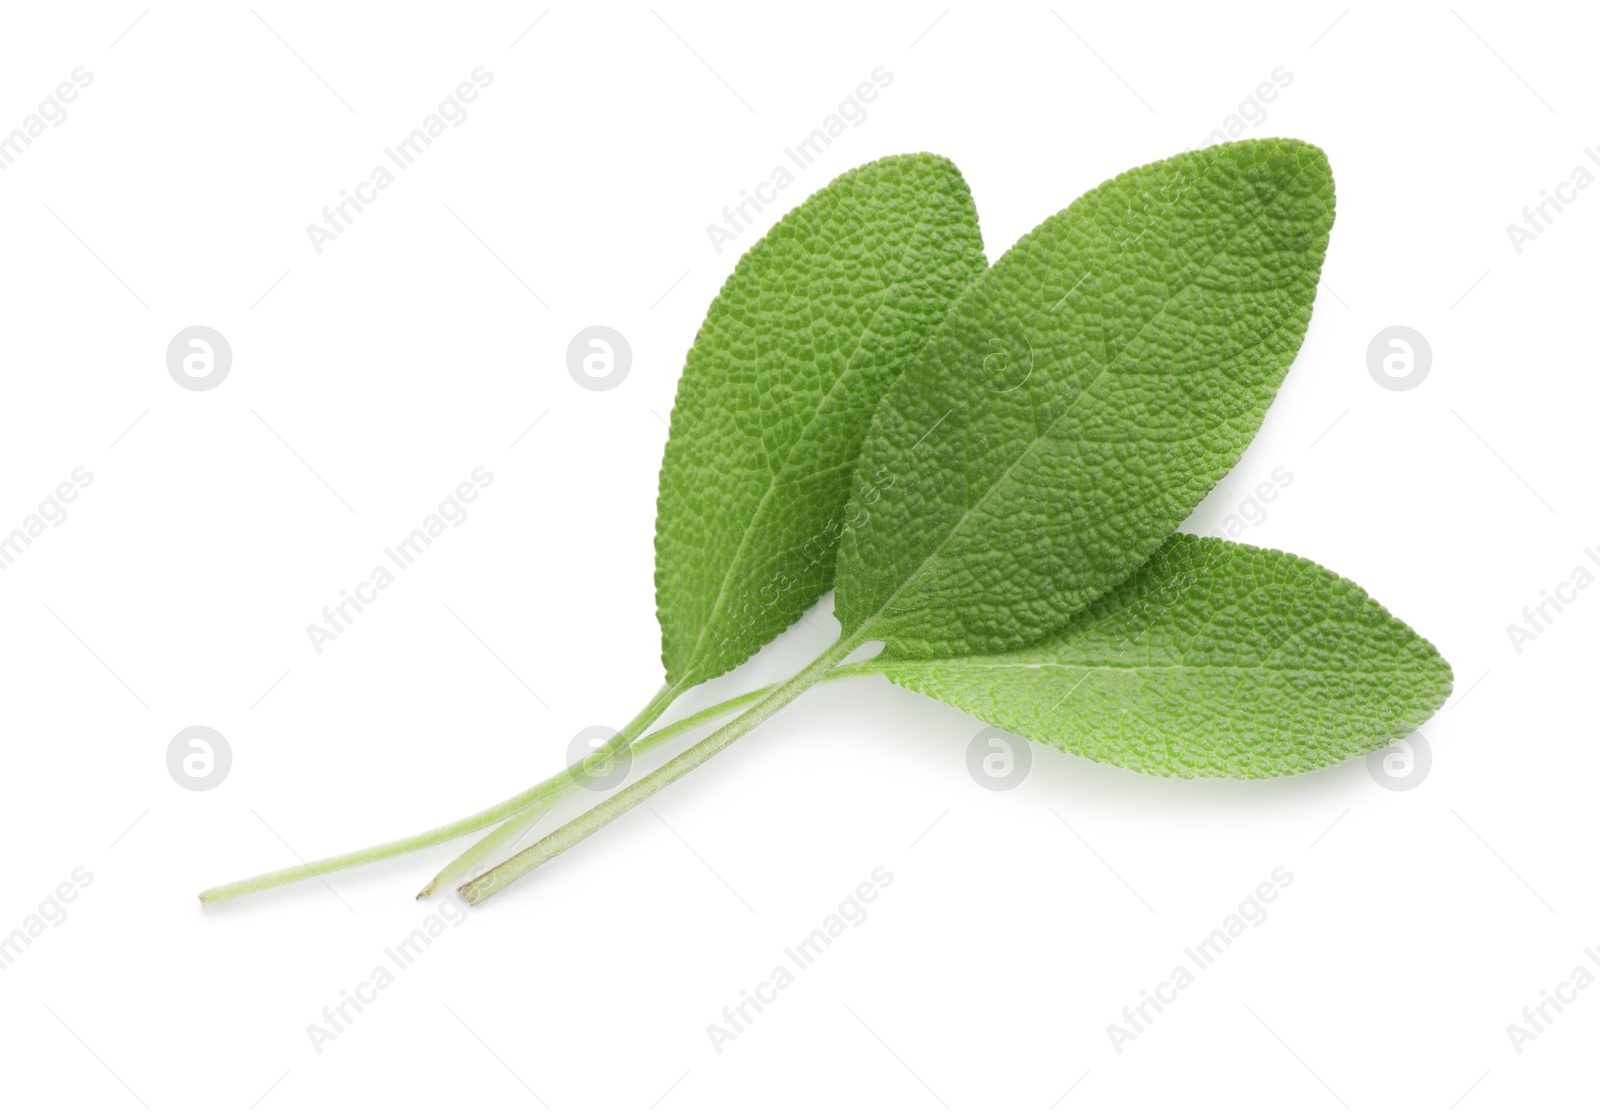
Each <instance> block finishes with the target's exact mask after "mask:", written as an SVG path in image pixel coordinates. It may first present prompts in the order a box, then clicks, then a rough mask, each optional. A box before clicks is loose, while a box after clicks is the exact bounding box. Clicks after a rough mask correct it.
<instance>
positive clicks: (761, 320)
mask: <svg viewBox="0 0 1600 1119" xmlns="http://www.w3.org/2000/svg"><path fill="white" fill-rule="evenodd" d="M984 266H985V260H984V256H983V242H982V238H981V236H980V235H979V232H978V218H977V211H976V210H975V209H974V207H973V204H972V196H971V193H970V192H969V191H968V189H967V184H966V182H965V181H964V180H963V179H962V177H961V173H960V172H959V171H957V170H956V167H955V165H954V164H952V163H951V162H950V161H949V160H947V159H944V158H942V157H940V156H935V155H926V154H923V155H905V156H896V157H892V158H887V159H880V160H878V161H876V162H874V163H870V164H867V165H866V166H864V167H859V168H857V169H855V170H853V171H849V172H847V173H845V174H843V175H841V176H839V178H837V179H835V180H834V181H833V182H831V183H829V184H828V185H827V186H826V187H824V188H823V189H822V190H820V191H818V192H817V193H816V194H814V195H812V196H811V197H810V198H809V199H807V200H806V202H805V203H803V204H802V205H801V206H799V207H798V208H797V209H795V210H794V211H792V212H791V213H789V214H788V215H787V216H786V217H784V218H783V220H782V221H780V222H779V223H778V224H777V225H776V226H775V227H773V229H772V230H771V231H770V232H769V233H768V234H767V235H766V236H765V237H764V238H762V239H761V241H760V242H758V243H757V244H756V245H755V246H753V247H752V248H751V249H750V251H749V252H747V253H746V254H745V255H744V257H743V258H742V259H741V260H740V261H739V263H738V265H737V266H736V267H735V268H734V271H733V275H732V276H730V277H729V279H728V281H727V283H726V284H725V285H724V286H723V289H722V292H721V294H720V295H718V296H717V298H716V300H715V301H714V302H713V303H712V304H711V309H710V311H709V312H708V313H707V315H706V319H705V323H704V325H703V326H702V327H701V328H700V332H699V334H698V335H697V336H696V338H695V342H694V346H693V348H692V349H691V350H690V351H689V357H688V361H687V363H686V365H685V367H684V371H683V377H682V379H681V380H680V382H679V385H678V395H677V400H676V403H675V404H674V406H673V410H672V422H671V432H670V435H669V438H668V441H667V448H666V453H665V456H664V459H663V463H662V467H661V489H660V497H659V500H658V504H657V517H656V608H657V613H658V615H659V617H660V621H661V634H662V660H663V662H664V663H665V665H666V670H667V681H668V684H669V686H673V685H678V686H688V685H691V684H695V683H699V682H700V681H703V680H708V679H711V678H712V677H715V676H718V675H721V674H722V673H724V672H726V671H728V670H729V669H732V668H734V667H735V666H737V665H738V664H740V663H742V662H743V661H744V660H746V659H747V658H749V657H750V656H751V655H752V654H753V653H755V652H756V651H757V650H758V649H760V648H761V647H762V646H763V645H765V644H766V643H767V642H768V641H770V640H771V639H772V638H773V637H774V636H776V635H777V634H778V633H780V632H781V631H782V630H784V629H785V628H786V627H788V626H789V625H791V624H793V623H794V622H795V621H796V620H797V619H798V618H799V617H800V615H801V614H802V613H804V611H805V610H806V609H807V608H808V607H809V606H811V604H812V603H814V602H816V600H817V599H818V598H819V597H820V596H821V595H822V594H823V592H825V591H827V590H828V589H829V588H830V587H832V585H833V578H834V566H835V562H836V557H837V549H838V538H839V534H840V533H841V531H842V530H843V527H844V512H845V502H846V499H847V497H848V495H849V492H850V486H851V477H852V473H853V471H854V468H855V462H856V457H857V454H858V453H859V451H860V447H861V440H862V437H863V436H864V435H865V433H866V430H867V425H868V424H869V423H870V422H871V419H872V414H873V411H874V410H875V409H876V407H877V405H878V401H879V400H880V399H881V397H882V395H883V393H884V391H885V390H886V389H887V388H888V386H889V384H890V383H891V382H892V381H893V379H894V378H895V377H896V376H898V375H899V373H900V372H901V370H902V369H903V367H904V366H905V364H906V363H907V362H908V361H909V360H910V359H911V358H912V357H913V356H914V355H915V354H916V353H918V352H919V351H920V350H921V349H922V348H923V346H924V345H925V344H926V342H927V340H928V337H929V336H930V335H931V334H932V332H933V330H934V328H935V327H936V326H937V325H938V323H939V322H940V321H942V320H943V318H944V317H945V315H946V314H947V313H948V311H949V309H950V305H951V303H952V302H953V301H954V300H955V298H956V296H957V295H958V294H959V293H960V292H961V291H962V290H963V289H964V288H965V287H966V286H967V285H968V284H969V283H971V281H972V280H973V279H974V278H975V277H976V276H977V275H978V274H979V273H980V272H981V271H982V270H983V268H984Z"/></svg>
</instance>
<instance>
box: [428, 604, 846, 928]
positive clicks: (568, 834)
mask: <svg viewBox="0 0 1600 1119" xmlns="http://www.w3.org/2000/svg"><path fill="white" fill-rule="evenodd" d="M858 644H859V639H858V638H857V636H856V635H855V634H853V633H852V634H849V635H847V636H845V637H841V638H840V639H839V640H838V641H837V642H835V643H834V644H833V645H832V646H830V647H829V648H828V650H827V651H826V652H824V653H823V654H822V655H821V656H820V657H818V658H817V659H816V660H814V661H812V662H811V663H810V664H808V665H807V666H806V667H805V668H802V669H801V670H800V671H799V672H798V673H796V674H795V675H794V676H792V677H790V678H789V679H788V680H785V681H784V682H783V683H781V684H779V685H777V686H776V687H775V688H773V689H772V690H771V691H769V692H767V694H766V695H765V696H763V697H762V698H761V699H760V700H758V701H757V702H756V703H755V704H754V705H752V706H751V707H750V708H749V709H747V710H746V711H745V712H744V713H743V714H742V715H739V716H738V717H737V718H734V719H732V720H730V721H729V722H728V723H726V724H724V725H723V726H721V727H719V728H717V729H716V730H714V731H712V732H711V733H710V734H709V735H707V736H706V737H705V738H703V739H701V740H700V741H699V742H697V743H695V745H693V746H691V747H689V749H688V750H686V751H684V752H683V753H682V754H679V755H678V756H677V757H675V758H673V759H672V760H671V761H669V762H667V763H666V764H665V765H663V766H662V767H661V768H660V769H657V770H656V771H654V772H653V773H651V774H649V775H648V776H646V777H643V778H641V779H640V780H639V781H637V782H636V783H634V784H632V785H629V786H628V787H627V788H625V789H623V790H621V791H620V792H618V793H615V794H613V795H612V796H611V797H610V798H609V799H607V800H604V801H601V802H600V803H599V804H597V805H596V806H595V807H593V808H591V809H590V810H589V811H587V812H585V813H584V814H583V815H581V816H579V817H577V818H576V819H574V820H573V821H571V822H570V823H568V824H565V825H563V826H562V827H560V828H557V829H556V830H555V831H554V832H552V833H550V834H549V835H547V836H545V837H544V838H543V839H541V840H539V842H537V843H535V844H533V845H532V846H531V847H528V848H525V849H524V850H522V851H521V852H519V853H518V854H516V855H513V856H512V857H511V858H509V859H507V860H506V861H505V862H503V863H501V864H500V865H499V866H497V867H495V868H494V869H493V870H491V871H489V872H488V873H487V874H482V875H479V876H478V877H477V878H474V879H473V880H472V881H470V882H468V883H467V884H466V885H464V886H462V887H461V889H460V893H461V896H462V897H464V898H466V899H467V901H468V902H469V903H471V904H472V905H477V904H478V903H479V902H481V901H484V900H485V899H487V898H489V897H492V896H494V895H495V894H497V893H499V892H500V891H501V890H503V889H505V888H506V887H507V886H509V885H510V884H511V883H512V882H515V881H516V880H517V879H518V878H521V877H522V876H523V875H524V874H526V873H528V871H530V870H532V869H533V868H534V867H537V866H539V865H540V864H541V863H544V862H546V861H548V860H550V859H552V858H554V857H555V856H557V855H559V854H561V852H563V851H565V850H566V849H567V848H569V847H571V846H573V845H574V844H576V843H578V842H579V841H581V840H583V839H586V838H588V837H589V836H591V835H593V834H594V833H595V832H597V831H599V830H600V829H601V828H602V827H604V826H605V825H606V824H609V823H610V822H611V821H612V820H615V819H616V818H617V817H618V816H620V815H622V814H623V813H624V812H626V811H628V809H630V808H632V807H634V806H635V805H637V804H639V803H640V802H641V801H643V800H645V799H646V798H647V797H649V796H651V795H652V794H653V793H656V792H658V791H659V790H661V789H663V788H665V787H666V786H668V785H670V784H672V782H674V781H676V780H677V779H678V778H680V777H682V776H683V775H684V774H686V773H688V772H689V771H690V770H692V769H694V768H695V767H697V766H699V765H700V764H701V763H702V762H704V761H706V760H707V759H709V758H710V757H711V756H712V755H714V754H716V753H717V752H719V751H720V750H722V749H723V748H724V747H726V746H727V745H729V744H730V743H732V742H734V741H735V740H736V739H738V738H739V737H740V736H741V735H743V734H745V733H746V732H748V731H750V730H752V729H754V728H755V727H756V726H758V725H759V724H760V723H761V722H762V721H763V720H764V719H766V718H767V717H768V716H770V715H772V714H773V713H775V712H777V711H778V710H779V709H781V708H782V707H784V706H785V705H786V704H788V703H789V702H790V701H791V700H793V699H794V698H795V697H797V696H799V695H800V694H801V693H802V692H804V691H806V689H808V688H810V687H811V686H812V685H813V684H815V683H817V682H818V681H820V680H822V679H824V678H825V677H826V676H827V675H828V674H829V672H831V671H832V670H833V668H834V667H835V666H836V665H837V664H838V663H839V662H840V661H842V660H843V659H844V658H845V657H847V656H849V655H850V653H851V651H852V650H854V649H855V647H856V646H857V645H858Z"/></svg>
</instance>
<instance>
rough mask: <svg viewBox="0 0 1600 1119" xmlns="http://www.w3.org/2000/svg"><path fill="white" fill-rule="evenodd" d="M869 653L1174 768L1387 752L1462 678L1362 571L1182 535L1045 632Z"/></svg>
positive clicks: (1114, 760) (1214, 770)
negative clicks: (1339, 570)
mask: <svg viewBox="0 0 1600 1119" xmlns="http://www.w3.org/2000/svg"><path fill="white" fill-rule="evenodd" d="M868 664H870V665H871V666H872V668H874V669H877V670H879V671H881V672H882V673H883V674H884V675H885V676H887V677H888V678H889V679H890V680H893V681H894V682H895V683H897V684H900V685H902V686H904V687H907V688H910V689H912V690H913V691H918V692H922V693H924V694H925V695H929V696H933V697H934V698H936V699H940V700H943V701H944V702H946V703H948V704H950V705H952V706H954V707H958V708H960V709H961V710H963V711H966V712H969V713H970V714H973V715H976V716H977V717H978V718H980V719H982V720H983V721H984V722H987V723H991V724H993V725H995V726H998V727H1002V728H1005V729H1007V730H1011V731H1015V732H1017V733H1018V734H1021V735H1024V736H1025V737H1027V738H1030V739H1033V740H1034V741H1036V742H1042V743H1047V744H1049V745H1051V746H1055V747H1057V748H1058V749H1060V750H1064V751H1067V752H1069V753H1073V754H1081V755H1082V756H1083V757H1086V758H1090V759H1092V760H1094V761H1100V762H1110V763H1111V764H1113V765H1119V766H1122V767H1124V768H1127V769H1135V770H1138V771H1140V772H1141V773H1151V774H1156V775H1159V776H1163V777H1278V776H1282V775H1284V774H1290V773H1300V772H1303V771H1305V770H1310V769H1316V768H1319V767H1321V766H1325V765H1331V764H1333V763H1334V762H1338V761H1343V760H1344V759H1346V758H1351V757H1355V756H1357V755H1359V754H1364V753H1367V752H1369V751H1372V750H1376V749H1378V748H1380V747H1382V746H1384V745H1386V744H1387V743H1389V742H1391V741H1393V740H1395V739H1397V738H1403V737H1404V736H1405V735H1407V734H1409V733H1410V732H1411V731H1413V730H1415V729H1416V728H1417V727H1419V726H1421V725H1422V724H1423V723H1424V722H1426V721H1427V720H1428V718H1429V716H1431V715H1432V714H1433V713H1434V712H1435V711H1437V710H1438V709H1439V706H1440V705H1441V704H1442V703H1443V702H1444V700H1445V697H1446V696H1448V695H1449V694H1450V688H1451V680H1452V677H1451V671H1450V666H1449V665H1448V664H1446V663H1445V661H1444V658H1443V657H1441V656H1440V655H1439V652H1438V650H1437V649H1435V648H1434V647H1433V645H1431V644H1430V643H1429V642H1428V641H1426V640H1425V639H1423V638H1422V637H1419V636H1418V635H1417V634H1416V633H1415V632H1413V631H1412V630H1411V628H1410V627H1409V626H1407V625H1406V624H1405V623H1404V622H1402V621H1400V620H1399V619H1398V618H1396V617H1394V616H1393V615H1391V614H1390V613H1389V612H1388V611H1387V610H1385V609H1384V608H1383V607H1382V606H1380V605H1379V604H1378V603H1377V602H1375V601H1373V600H1372V599H1371V598H1370V597H1368V595H1367V594H1366V592H1364V591H1363V590H1362V589H1361V588H1360V587H1358V586H1356V585H1355V584H1354V583H1352V582H1350V581H1349V580H1348V579H1342V578H1340V577H1339V576H1337V575H1335V574H1334V573H1333V572H1331V571H1329V570H1327V569H1326V568H1323V567H1319V566H1317V565H1316V564H1314V563H1312V562H1311V561H1310V560H1304V559H1300V558H1299V557H1297V556H1292V555H1289V554H1288V553H1286V552H1279V551H1274V550H1271V549H1265V548H1253V547H1249V546H1247V545H1244V544H1234V543H1230V542H1228V541H1225V540H1213V539H1206V538H1202V537H1196V536H1187V535H1181V534H1180V535H1176V536H1173V537H1172V538H1171V539H1170V540H1168V541H1167V543H1166V544H1164V545H1163V546H1162V547H1161V548H1160V549H1159V550H1158V551H1157V552H1156V553H1155V555H1154V556H1153V557H1152V558H1151V559H1150V561H1149V562H1148V563H1146V564H1145V566H1144V567H1143V568H1141V569H1140V570H1139V571H1138V572H1137V573H1136V574H1134V575H1133V576H1132V577H1131V578H1129V579H1127V580H1126V581H1125V582H1123V583H1122V584H1121V585H1120V586H1118V587H1116V588H1115V589H1113V590H1112V591H1110V592H1109V593H1107V594H1105V595H1104V596H1102V597H1100V598H1098V599H1096V600H1095V602H1094V603H1093V604H1092V605H1090V606H1089V607H1088V608H1087V609H1086V610H1084V611H1083V612H1082V613H1081V614H1079V615H1078V616H1077V617H1076V618H1074V619H1073V620H1072V621H1071V622H1070V623H1069V624H1068V625H1067V627H1066V628H1065V629H1063V630H1062V631H1061V632H1060V633H1058V634H1055V635H1053V636H1051V637H1049V638H1047V639H1045V640H1044V641H1041V642H1039V643H1037V644H1034V645H1030V646H1027V647H1026V648H1022V649H1016V650H1013V651H1011V652H1007V653H989V654H973V655H970V656H963V657H951V658H948V659H918V658H903V657H897V656H896V655H895V654H894V652H893V651H892V650H890V651H886V652H885V653H884V654H883V655H881V656H879V657H878V658H877V659H875V660H873V661H870V662H868ZM863 667H866V666H863Z"/></svg>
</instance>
